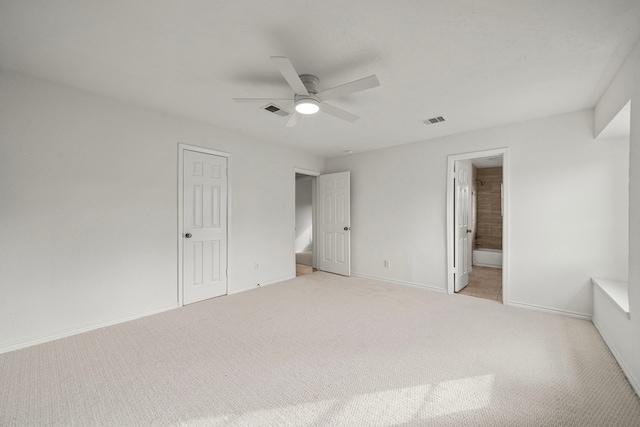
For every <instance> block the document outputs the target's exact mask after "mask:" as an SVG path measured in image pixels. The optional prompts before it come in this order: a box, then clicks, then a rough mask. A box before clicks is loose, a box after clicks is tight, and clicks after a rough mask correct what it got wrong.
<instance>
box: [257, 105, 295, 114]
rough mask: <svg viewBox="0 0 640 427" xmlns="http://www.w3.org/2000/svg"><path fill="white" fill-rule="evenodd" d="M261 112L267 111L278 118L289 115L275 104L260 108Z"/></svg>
mask: <svg viewBox="0 0 640 427" xmlns="http://www.w3.org/2000/svg"><path fill="white" fill-rule="evenodd" d="M262 109H263V110H267V111H269V112H270V113H273V114H277V115H278V116H282V117H286V116H288V115H289V112H288V111H285V110H283V109H282V108H280V107H278V106H277V105H275V104H268V105H265V106H264V107H262Z"/></svg>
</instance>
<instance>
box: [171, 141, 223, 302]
mask: <svg viewBox="0 0 640 427" xmlns="http://www.w3.org/2000/svg"><path fill="white" fill-rule="evenodd" d="M183 166H184V167H183V174H184V175H183V186H184V187H183V192H182V194H183V203H184V204H183V212H184V214H183V236H182V244H183V251H182V254H183V260H182V275H183V282H182V283H183V302H184V304H190V303H193V302H197V301H202V300H204V299H207V298H213V297H217V296H220V295H225V294H226V293H227V159H226V158H225V157H221V156H215V155H212V154H205V153H199V152H195V151H189V150H185V151H184V165H183Z"/></svg>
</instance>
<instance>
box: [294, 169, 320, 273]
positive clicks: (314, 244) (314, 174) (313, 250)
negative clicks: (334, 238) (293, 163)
mask: <svg viewBox="0 0 640 427" xmlns="http://www.w3.org/2000/svg"><path fill="white" fill-rule="evenodd" d="M297 173H299V174H303V175H308V176H310V177H312V180H311V240H312V241H311V254H312V255H311V256H312V259H311V266H312V267H313V268H317V265H318V264H317V260H316V258H317V256H318V251H317V249H316V248H317V244H318V236H317V234H316V233H317V231H318V227H317V219H318V215H317V212H316V206H317V203H316V185H317V184H316V181H317V178H318V177H319V176H320V175H321V172H318V171H312V170H309V169H302V168H296V167H294V168H293V195H292V196H293V203H292V211H293V241H292V242H291V252H292V253H293V275H294V277H295V274H296V174H297Z"/></svg>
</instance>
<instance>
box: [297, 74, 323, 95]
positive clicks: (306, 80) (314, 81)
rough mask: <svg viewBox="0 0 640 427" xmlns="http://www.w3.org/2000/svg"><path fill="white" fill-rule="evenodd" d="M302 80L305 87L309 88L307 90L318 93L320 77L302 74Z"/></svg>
mask: <svg viewBox="0 0 640 427" xmlns="http://www.w3.org/2000/svg"><path fill="white" fill-rule="evenodd" d="M300 80H302V83H303V84H304V87H306V88H307V92H309V93H311V94H316V93H318V82H319V81H320V79H319V78H317V77H316V76H313V75H311V74H300Z"/></svg>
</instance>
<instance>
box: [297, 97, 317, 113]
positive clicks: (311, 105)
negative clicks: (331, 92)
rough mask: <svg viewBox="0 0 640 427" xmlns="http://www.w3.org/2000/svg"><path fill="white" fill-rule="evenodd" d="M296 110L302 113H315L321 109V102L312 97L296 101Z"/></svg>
mask: <svg viewBox="0 0 640 427" xmlns="http://www.w3.org/2000/svg"><path fill="white" fill-rule="evenodd" d="M296 111H297V112H298V113H300V114H315V113H317V112H318V111H320V103H319V102H318V101H316V100H315V99H312V98H303V99H300V100H298V101H296Z"/></svg>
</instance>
